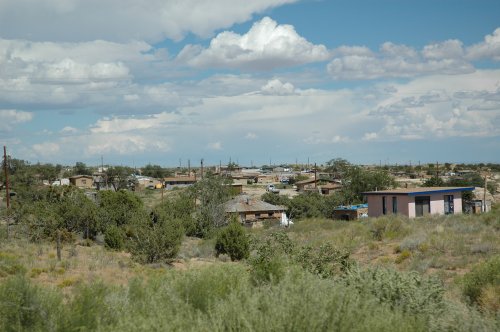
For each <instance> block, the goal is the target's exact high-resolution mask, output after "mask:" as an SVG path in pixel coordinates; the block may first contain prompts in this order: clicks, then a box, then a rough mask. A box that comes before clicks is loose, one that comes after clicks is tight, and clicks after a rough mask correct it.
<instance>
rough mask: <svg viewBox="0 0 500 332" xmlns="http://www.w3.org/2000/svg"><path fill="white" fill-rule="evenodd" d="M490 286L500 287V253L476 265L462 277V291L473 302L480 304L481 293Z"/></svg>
mask: <svg viewBox="0 0 500 332" xmlns="http://www.w3.org/2000/svg"><path fill="white" fill-rule="evenodd" d="M489 286H492V287H493V289H496V290H499V289H500V255H497V256H494V257H492V258H490V259H489V260H487V261H485V262H483V263H480V264H478V265H476V266H475V267H474V268H473V269H472V270H471V271H470V272H469V273H467V274H466V275H464V277H463V279H462V293H463V295H464V296H465V297H466V299H467V300H468V301H469V302H470V303H472V304H480V298H481V295H482V293H483V291H484V292H486V289H487V287H489ZM490 292H491V288H490ZM499 295H500V294H499ZM485 296H487V295H485Z"/></svg>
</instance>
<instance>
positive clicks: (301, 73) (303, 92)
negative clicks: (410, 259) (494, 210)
mask: <svg viewBox="0 0 500 332" xmlns="http://www.w3.org/2000/svg"><path fill="white" fill-rule="evenodd" d="M499 13H500V1H498V0H376V1H375V0H323V1H321V0H302V1H300V0H252V1H248V0H183V1H178V0H141V1H137V0H0V144H1V145H6V146H7V149H8V152H9V154H10V155H12V156H13V157H15V158H19V159H25V160H29V161H31V162H33V163H35V162H42V163H54V164H55V163H60V164H66V165H72V164H75V163H76V162H77V161H80V162H85V163H87V164H89V165H98V164H100V163H101V158H102V159H103V160H104V163H106V164H113V165H129V166H141V165H145V164H147V163H152V164H158V165H162V166H167V167H168V166H170V167H171V166H179V165H182V166H185V165H187V162H188V160H189V161H190V162H191V165H197V164H199V162H200V160H201V159H204V162H205V165H215V164H219V162H222V163H223V164H225V163H227V162H228V161H229V160H231V161H234V162H237V163H239V164H240V165H246V166H251V165H263V164H269V163H272V164H282V163H296V162H298V163H307V162H308V160H309V162H310V163H313V162H317V163H318V164H322V163H324V162H326V161H328V160H330V159H333V158H345V159H347V160H349V161H351V162H353V163H362V164H379V163H382V164H409V163H412V164H417V163H418V162H421V163H425V162H436V161H437V162H473V163H474V162H477V163H479V162H500V16H499Z"/></svg>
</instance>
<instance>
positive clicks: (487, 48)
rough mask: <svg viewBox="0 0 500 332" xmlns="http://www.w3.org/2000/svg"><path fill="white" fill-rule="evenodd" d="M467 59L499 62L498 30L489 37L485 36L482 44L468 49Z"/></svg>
mask: <svg viewBox="0 0 500 332" xmlns="http://www.w3.org/2000/svg"><path fill="white" fill-rule="evenodd" d="M467 58H469V59H471V60H478V59H485V58H486V59H493V60H495V61H500V28H497V29H496V30H495V31H493V33H492V34H491V35H486V36H485V37H484V41H483V42H481V43H478V44H475V45H472V46H470V47H468V48H467Z"/></svg>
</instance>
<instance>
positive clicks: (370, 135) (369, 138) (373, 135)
mask: <svg viewBox="0 0 500 332" xmlns="http://www.w3.org/2000/svg"><path fill="white" fill-rule="evenodd" d="M377 138H378V134H377V133H365V134H364V135H363V141H373V140H375V139H377Z"/></svg>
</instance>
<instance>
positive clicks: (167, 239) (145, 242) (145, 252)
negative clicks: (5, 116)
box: [130, 215, 184, 263]
mask: <svg viewBox="0 0 500 332" xmlns="http://www.w3.org/2000/svg"><path fill="white" fill-rule="evenodd" d="M136 226H137V227H136V234H135V235H134V237H133V238H132V242H131V246H130V252H131V254H132V257H133V258H134V259H136V260H137V261H139V262H141V263H170V262H171V261H172V259H173V258H175V257H176V256H177V253H178V252H179V249H180V246H181V243H182V237H183V236H184V229H183V228H182V222H181V221H180V220H178V219H168V218H167V217H166V216H163V215H161V216H160V218H159V219H158V220H157V221H156V222H152V221H151V220H143V221H142V222H141V223H139V224H137V225H136Z"/></svg>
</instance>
